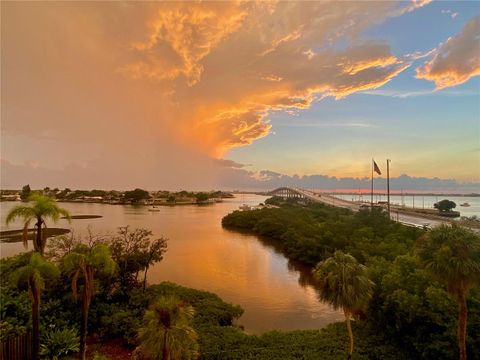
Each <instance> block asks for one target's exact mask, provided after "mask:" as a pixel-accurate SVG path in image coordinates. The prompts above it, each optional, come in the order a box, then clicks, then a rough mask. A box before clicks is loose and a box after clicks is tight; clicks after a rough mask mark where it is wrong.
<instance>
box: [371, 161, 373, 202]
mask: <svg viewBox="0 0 480 360" xmlns="http://www.w3.org/2000/svg"><path fill="white" fill-rule="evenodd" d="M370 210H371V211H372V210H373V159H372V189H371V192H370Z"/></svg>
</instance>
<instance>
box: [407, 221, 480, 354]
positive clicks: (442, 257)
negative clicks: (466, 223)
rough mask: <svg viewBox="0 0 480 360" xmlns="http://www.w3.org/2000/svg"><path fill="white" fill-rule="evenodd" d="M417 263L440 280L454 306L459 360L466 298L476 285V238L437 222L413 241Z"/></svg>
mask: <svg viewBox="0 0 480 360" xmlns="http://www.w3.org/2000/svg"><path fill="white" fill-rule="evenodd" d="M416 254H417V256H418V258H419V260H420V263H421V265H422V266H423V267H424V268H425V270H426V271H427V272H428V273H429V274H430V275H431V276H432V277H434V278H435V279H436V280H438V281H439V282H441V283H443V284H444V285H445V287H446V289H447V291H448V292H449V293H450V295H452V297H453V298H454V299H455V300H456V302H457V306H458V324H457V338H458V349H459V352H460V360H465V359H466V358H467V348H466V339H467V298H468V295H469V293H470V290H471V289H472V288H473V287H474V286H480V241H479V236H478V235H477V234H475V233H474V232H473V231H471V230H468V229H465V228H462V227H460V226H457V225H453V226H447V225H441V226H439V227H437V228H435V229H433V230H431V231H429V232H427V233H426V234H425V235H424V236H422V237H421V238H420V239H419V240H418V241H417V247H416Z"/></svg>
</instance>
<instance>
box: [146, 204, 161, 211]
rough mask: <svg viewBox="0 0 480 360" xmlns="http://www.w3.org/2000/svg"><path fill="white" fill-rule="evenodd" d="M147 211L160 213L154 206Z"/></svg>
mask: <svg viewBox="0 0 480 360" xmlns="http://www.w3.org/2000/svg"><path fill="white" fill-rule="evenodd" d="M148 211H153V212H156V211H160V209H159V208H158V207H156V206H155V205H152V207H151V208H149V209H148Z"/></svg>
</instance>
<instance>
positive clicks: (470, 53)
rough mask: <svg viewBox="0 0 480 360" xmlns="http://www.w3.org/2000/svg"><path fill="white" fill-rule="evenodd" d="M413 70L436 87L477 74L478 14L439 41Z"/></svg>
mask: <svg viewBox="0 0 480 360" xmlns="http://www.w3.org/2000/svg"><path fill="white" fill-rule="evenodd" d="M416 73H417V78H419V79H425V80H430V81H433V82H435V85H436V88H437V90H439V89H443V88H446V87H450V86H456V85H459V84H463V83H464V82H466V81H467V80H468V79H470V78H471V77H473V76H478V75H480V17H479V16H477V17H475V18H473V19H472V20H470V21H469V22H468V23H467V24H466V25H465V26H464V27H463V29H462V31H461V32H460V34H458V35H457V36H454V37H450V38H448V39H447V41H445V43H443V44H441V45H440V46H439V47H438V49H437V50H436V51H435V53H434V56H433V59H432V60H430V61H427V62H425V64H423V66H421V67H419V68H417V69H416Z"/></svg>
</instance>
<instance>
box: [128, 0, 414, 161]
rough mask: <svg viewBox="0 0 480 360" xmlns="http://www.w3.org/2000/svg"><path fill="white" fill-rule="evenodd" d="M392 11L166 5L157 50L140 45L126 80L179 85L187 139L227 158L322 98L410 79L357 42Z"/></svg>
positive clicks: (392, 60)
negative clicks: (281, 117)
mask: <svg viewBox="0 0 480 360" xmlns="http://www.w3.org/2000/svg"><path fill="white" fill-rule="evenodd" d="M172 6H173V9H172ZM391 8H392V5H391V4H388V3H385V4H381V5H379V6H376V7H371V6H370V5H369V4H368V3H358V4H357V3H338V2H311V3H293V2H292V3H287V2H279V3H246V2H231V3H207V4H201V5H195V6H190V4H188V5H186V4H174V5H171V4H169V3H168V4H162V5H161V6H160V7H159V9H158V10H157V11H156V14H155V15H154V17H153V19H152V20H150V21H149V28H150V33H149V36H148V41H147V42H143V43H138V42H134V43H132V45H131V46H132V48H133V49H135V53H136V55H138V57H139V59H138V60H134V61H132V62H131V63H129V64H127V65H125V66H123V67H121V71H122V72H124V73H125V74H127V75H130V76H131V77H132V78H133V79H141V78H143V77H146V78H148V79H151V80H156V81H161V82H164V83H165V82H168V81H170V82H172V81H173V80H177V81H176V82H175V83H174V84H172V85H173V86H172V87H168V90H167V91H168V92H169V94H171V97H172V101H173V102H174V103H176V104H178V106H179V107H180V108H182V109H188V111H186V112H185V113H184V114H182V115H181V116H179V119H178V123H179V125H180V126H179V127H178V128H183V130H184V132H183V134H182V135H181V138H182V139H188V141H189V142H194V143H196V144H197V145H198V146H200V147H201V148H202V149H204V150H205V151H206V152H208V153H209V154H211V155H214V156H219V155H222V154H223V153H224V152H225V151H226V150H228V149H229V148H232V147H235V146H241V145H247V144H250V143H251V142H252V141H254V140H256V139H258V138H261V137H263V136H266V135H267V134H268V133H269V130H270V127H271V126H270V124H269V123H268V121H267V117H268V114H269V112H270V111H272V110H291V109H305V108H308V107H309V106H310V105H311V103H312V101H314V100H315V98H317V97H322V96H334V97H335V98H342V97H345V96H347V95H349V94H351V93H354V92H357V91H359V90H365V89H374V88H377V87H379V86H381V85H383V84H385V83H386V82H388V81H389V80H390V79H392V78H393V77H395V76H396V75H397V74H398V73H400V72H401V71H403V70H404V69H405V68H406V67H407V66H408V64H406V63H405V62H404V61H402V60H400V59H398V58H396V57H395V56H394V55H392V54H391V53H390V49H389V46H388V45H386V44H384V43H377V42H361V41H359V40H357V39H355V38H356V36H357V35H358V33H359V32H360V31H362V30H363V29H365V27H367V26H369V25H371V24H372V23H375V22H379V21H381V20H382V19H384V18H385V16H386V15H387V13H388V11H389V9H391ZM339 38H345V39H351V40H350V41H349V43H350V45H348V43H347V46H344V47H343V48H338V46H335V45H336V40H338V39H339ZM134 56H135V55H134ZM181 77H183V78H185V80H186V82H185V81H181ZM164 86H165V84H164Z"/></svg>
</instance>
